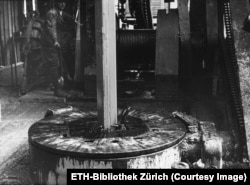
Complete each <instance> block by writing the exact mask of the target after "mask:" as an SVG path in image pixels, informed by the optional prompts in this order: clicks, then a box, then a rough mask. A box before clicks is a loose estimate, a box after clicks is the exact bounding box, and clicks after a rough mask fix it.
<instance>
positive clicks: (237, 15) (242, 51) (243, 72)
mask: <svg viewBox="0 0 250 185" xmlns="http://www.w3.org/2000/svg"><path fill="white" fill-rule="evenodd" d="M230 3H231V11H232V21H233V29H234V30H233V31H234V40H235V49H236V57H237V61H238V65H239V77H240V87H241V95H242V104H243V110H244V120H245V130H246V139H247V150H248V158H249V157H250V134H249V133H250V102H249V99H250V84H249V81H250V75H249V71H250V67H249V66H250V60H249V58H250V33H247V32H245V31H243V30H242V27H243V22H244V19H245V18H246V16H247V15H248V14H249V12H250V7H249V1H248V0H241V1H240V3H239V1H237V0H230ZM244 144H245V143H244Z"/></svg>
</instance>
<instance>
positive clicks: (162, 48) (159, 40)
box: [155, 10, 179, 99]
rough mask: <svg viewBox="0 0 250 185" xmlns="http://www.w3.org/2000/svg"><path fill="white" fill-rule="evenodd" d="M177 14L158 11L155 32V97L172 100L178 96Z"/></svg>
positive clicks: (175, 12) (172, 11)
mask: <svg viewBox="0 0 250 185" xmlns="http://www.w3.org/2000/svg"><path fill="white" fill-rule="evenodd" d="M178 35H179V24H178V12H177V11H176V10H170V13H169V14H167V13H166V10H159V11H158V16H157V30H156V53H155V55H156V56H155V58H156V60H155V75H156V77H155V78H156V83H155V97H156V98H163V99H166V98H170V97H171V98H172V97H176V96H177V95H178V88H179V87H178V84H179V83H178V81H179V80H178V75H179V37H178Z"/></svg>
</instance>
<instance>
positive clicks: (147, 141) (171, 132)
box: [29, 110, 186, 159]
mask: <svg viewBox="0 0 250 185" xmlns="http://www.w3.org/2000/svg"><path fill="white" fill-rule="evenodd" d="M155 117H158V118H159V119H161V121H160V122H158V123H157V124H156V123H155ZM127 119H128V121H129V122H130V125H129V124H127V127H128V130H126V131H124V130H118V131H111V132H107V131H103V130H102V127H101V125H100V124H98V122H97V118H96V112H94V111H89V112H81V111H76V110H75V111H69V112H67V113H64V114H62V115H56V116H51V117H47V118H44V119H42V120H40V121H38V122H36V123H35V124H34V125H32V127H31V128H30V130H29V142H30V144H31V145H34V146H36V147H39V148H42V149H44V150H49V151H50V152H53V153H60V154H62V153H65V154H67V155H75V156H79V157H87V158H95V159H96V158H100V159H103V158H106V159H107V158H113V157H115V158H116V157H117V158H120V157H132V156H137V155H142V154H148V153H153V152H158V151H161V150H163V149H166V148H168V147H171V146H173V145H175V144H177V143H178V142H180V141H181V140H182V139H183V138H184V136H185V133H186V128H185V126H184V125H183V123H181V122H179V121H178V120H176V119H175V118H173V117H168V118H164V117H162V116H160V115H157V114H152V113H151V114H150V113H148V114H147V113H145V112H141V111H137V110H133V111H131V112H130V113H129V115H128V118H127ZM131 122H132V123H133V124H134V125H133V124H131ZM140 122H141V124H138V123H140ZM143 123H144V124H143Z"/></svg>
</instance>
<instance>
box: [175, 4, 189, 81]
mask: <svg viewBox="0 0 250 185" xmlns="http://www.w3.org/2000/svg"><path fill="white" fill-rule="evenodd" d="M189 4H190V0H181V1H178V13H179V25H180V39H181V42H180V53H181V55H180V75H181V76H183V77H185V78H187V77H191V75H192V50H191V40H190V18H189Z"/></svg>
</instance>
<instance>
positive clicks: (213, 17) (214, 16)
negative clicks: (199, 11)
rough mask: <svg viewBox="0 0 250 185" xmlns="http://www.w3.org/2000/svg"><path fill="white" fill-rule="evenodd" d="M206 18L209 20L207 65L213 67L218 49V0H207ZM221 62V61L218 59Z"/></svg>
mask: <svg viewBox="0 0 250 185" xmlns="http://www.w3.org/2000/svg"><path fill="white" fill-rule="evenodd" d="M206 14H207V15H206V20H207V51H206V60H207V65H208V66H207V67H208V68H209V69H211V70H212V69H213V67H214V66H213V64H215V62H216V61H215V57H216V56H217V51H218V47H217V46H218V30H219V29H218V7H217V0H207V1H206ZM217 62H219V61H217Z"/></svg>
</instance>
